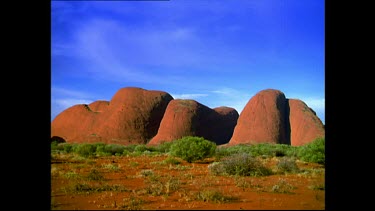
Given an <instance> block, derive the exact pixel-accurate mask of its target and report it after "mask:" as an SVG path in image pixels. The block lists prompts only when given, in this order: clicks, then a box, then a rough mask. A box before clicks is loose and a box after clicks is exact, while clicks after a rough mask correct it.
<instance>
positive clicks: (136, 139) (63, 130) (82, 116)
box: [51, 87, 173, 145]
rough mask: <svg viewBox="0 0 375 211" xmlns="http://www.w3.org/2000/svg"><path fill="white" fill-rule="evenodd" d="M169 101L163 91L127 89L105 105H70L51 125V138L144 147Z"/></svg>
mask: <svg viewBox="0 0 375 211" xmlns="http://www.w3.org/2000/svg"><path fill="white" fill-rule="evenodd" d="M172 99H173V97H172V96H171V95H170V94H168V93H166V92H163V91H148V90H145V89H141V88H135V87H127V88H122V89H120V90H119V91H118V92H117V93H116V94H115V95H114V96H113V97H112V99H111V101H110V102H107V101H96V102H93V103H91V104H89V105H74V106H72V107H70V108H68V109H66V110H64V111H63V112H61V113H60V114H59V115H58V116H56V118H55V119H54V120H53V121H52V125H51V135H52V136H60V137H62V138H64V139H65V140H66V141H67V142H77V143H80V142H85V143H87V142H99V141H100V142H105V143H115V144H124V145H127V144H145V143H147V141H148V140H150V139H151V138H152V137H153V136H155V135H156V133H157V130H158V128H159V125H160V122H161V119H162V117H163V115H164V112H165V109H166V107H167V105H168V103H169V101H171V100H172Z"/></svg>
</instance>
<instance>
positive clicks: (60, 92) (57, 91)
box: [51, 86, 93, 98]
mask: <svg viewBox="0 0 375 211" xmlns="http://www.w3.org/2000/svg"><path fill="white" fill-rule="evenodd" d="M51 94H52V97H54V96H69V97H70V98H92V97H93V96H92V94H89V93H86V92H82V91H77V90H71V89H65V88H61V87H56V86H53V87H52V88H51Z"/></svg>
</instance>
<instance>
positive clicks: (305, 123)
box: [288, 99, 325, 146]
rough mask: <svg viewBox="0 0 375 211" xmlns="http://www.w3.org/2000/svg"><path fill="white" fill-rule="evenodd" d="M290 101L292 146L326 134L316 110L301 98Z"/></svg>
mask: <svg viewBox="0 0 375 211" xmlns="http://www.w3.org/2000/svg"><path fill="white" fill-rule="evenodd" d="M288 101H289V107H290V115H289V121H290V128H291V145H292V146H301V145H304V144H307V143H310V142H311V141H312V140H314V139H316V138H318V137H324V136H325V130H324V125H323V123H322V121H321V120H320V119H319V118H318V117H317V116H316V113H315V111H313V110H312V109H311V108H309V107H308V106H307V105H306V104H305V103H304V102H303V101H301V100H298V99H289V100H288Z"/></svg>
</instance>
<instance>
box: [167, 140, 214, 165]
mask: <svg viewBox="0 0 375 211" xmlns="http://www.w3.org/2000/svg"><path fill="white" fill-rule="evenodd" d="M215 149H216V144H215V143H214V142H211V141H209V140H206V139H204V138H202V137H194V136H185V137H183V138H181V139H178V140H176V141H173V144H172V146H171V148H170V153H171V155H173V156H176V157H179V158H181V159H183V160H186V161H187V162H189V163H191V162H194V161H197V160H202V159H204V158H207V157H210V156H212V155H213V154H214V153H215Z"/></svg>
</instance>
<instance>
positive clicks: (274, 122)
mask: <svg viewBox="0 0 375 211" xmlns="http://www.w3.org/2000/svg"><path fill="white" fill-rule="evenodd" d="M286 124H288V120H287V104H286V99H285V95H284V93H282V92H281V91H279V90H274V89H266V90H263V91H260V92H258V93H257V94H256V95H255V96H254V97H252V98H251V99H250V100H249V102H248V103H247V104H246V106H245V108H244V109H243V111H242V112H241V115H240V116H239V118H238V122H237V126H236V127H235V129H234V133H233V136H232V138H231V140H230V142H229V143H230V144H231V145H235V144H240V143H254V144H255V143H274V144H276V143H285V144H287V143H288V140H289V137H288V134H287V133H286V129H287V128H286Z"/></svg>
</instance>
